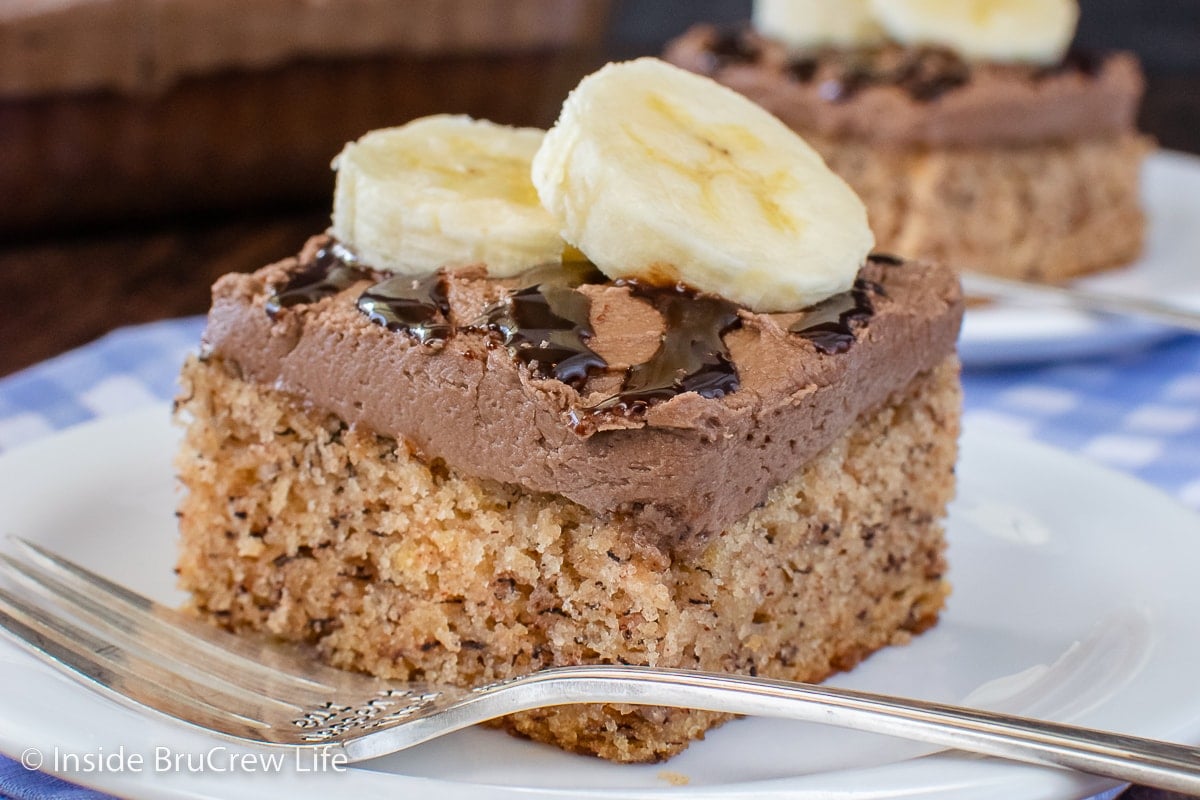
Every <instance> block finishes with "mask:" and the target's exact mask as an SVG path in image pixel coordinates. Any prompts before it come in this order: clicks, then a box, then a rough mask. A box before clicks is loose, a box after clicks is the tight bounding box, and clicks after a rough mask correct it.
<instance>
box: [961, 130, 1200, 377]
mask: <svg viewBox="0 0 1200 800" xmlns="http://www.w3.org/2000/svg"><path fill="white" fill-rule="evenodd" d="M1142 200H1143V203H1144V204H1145V208H1146V216H1147V218H1148V221H1149V231H1148V235H1147V240H1146V250H1145V252H1144V253H1143V255H1142V258H1141V259H1139V260H1138V261H1137V262H1135V263H1134V264H1131V265H1130V266H1128V267H1126V268H1124V269H1120V270H1116V271H1113V272H1108V273H1105V274H1102V275H1097V276H1094V277H1090V278H1084V279H1081V280H1080V281H1079V285H1081V286H1087V287H1089V288H1092V289H1096V290H1099V291H1105V292H1109V293H1111V294H1115V295H1119V296H1131V297H1141V298H1149V299H1153V300H1160V301H1163V302H1168V303H1178V304H1180V305H1182V306H1185V307H1189V308H1194V309H1196V310H1200V158H1197V157H1196V156H1192V155H1188V154H1186V153H1174V152H1170V151H1165V152H1158V153H1155V154H1153V155H1152V156H1150V158H1149V159H1147V161H1146V165H1145V169H1144V170H1143V172H1142ZM1177 333H1178V331H1175V330H1172V329H1170V328H1164V327H1161V326H1159V325H1154V324H1151V323H1146V322H1141V321H1138V320H1136V319H1134V318H1132V317H1129V318H1117V317H1107V316H1098V315H1091V314H1085V313H1082V312H1076V311H1068V310H1060V309H1044V308H1043V309H1035V308H1028V307H1020V306H1016V305H993V306H987V307H981V308H973V309H971V310H970V311H968V312H967V315H966V319H965V320H964V322H963V331H962V337H961V338H960V340H959V355H960V356H961V357H962V359H963V363H965V364H967V365H968V366H993V365H1003V364H1019V363H1030V362H1040V361H1053V360H1056V359H1062V358H1081V357H1085V356H1094V355H1101V354H1106V353H1113V352H1119V351H1122V350H1129V349H1134V348H1137V347H1143V346H1145V345H1146V344H1149V343H1151V342H1155V341H1158V340H1161V339H1166V338H1169V337H1170V336H1173V335H1176V334H1177Z"/></svg>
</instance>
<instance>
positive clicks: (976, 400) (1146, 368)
mask: <svg viewBox="0 0 1200 800" xmlns="http://www.w3.org/2000/svg"><path fill="white" fill-rule="evenodd" d="M202 328H203V320H202V319H201V318H199V317H193V318H187V319H181V320H169V321H166V322H158V323H153V324H150V325H142V326H137V327H131V328H124V329H121V330H117V331H115V332H113V333H111V334H109V335H107V336H105V337H103V338H101V339H99V340H97V341H96V342H93V343H92V344H89V345H87V346H86V347H82V348H80V349H78V350H74V351H71V352H69V353H66V354H64V355H61V356H58V357H57V358H53V359H51V360H49V361H46V362H43V363H41V364H38V365H36V366H34V367H30V368H29V369H26V370H23V371H21V372H18V373H16V374H14V375H10V376H8V377H5V378H0V453H2V452H3V451H4V450H6V449H10V448H13V447H19V446H21V445H25V444H28V443H30V442H33V441H35V440H37V439H39V438H41V437H43V436H48V435H50V434H52V433H54V432H55V431H58V430H61V429H63V428H67V427H70V426H72V425H75V424H78V423H80V422H84V421H86V420H89V419H94V418H97V417H103V416H108V415H113V414H119V413H124V412H126V411H130V410H133V409H136V408H138V407H140V406H143V405H149V404H155V403H164V402H167V401H169V400H170V399H171V398H172V397H173V396H174V393H175V389H176V385H175V379H176V375H177V373H178V371H179V366H180V364H181V363H182V362H183V359H184V357H185V356H186V354H187V353H189V352H191V351H193V350H195V348H196V345H197V343H198V342H199V339H200V331H201V329H202ZM963 386H964V389H965V406H966V407H965V417H964V419H965V424H966V425H967V426H984V425H986V426H988V427H989V428H990V429H992V430H1000V431H1003V432H1005V433H1007V434H1011V435H1012V436H1016V437H1024V438H1028V439H1034V440H1038V441H1041V442H1044V443H1046V444H1050V445H1053V446H1055V447H1058V448H1060V449H1063V450H1067V451H1070V452H1073V453H1076V454H1078V455H1079V456H1082V457H1083V458H1087V459H1091V460H1093V461H1097V462H1099V463H1102V464H1105V465H1107V466H1109V467H1112V468H1114V469H1117V470H1120V471H1123V472H1126V473H1128V474H1130V475H1133V476H1135V477H1137V478H1139V479H1141V480H1143V481H1146V482H1147V483H1150V484H1153V485H1155V486H1157V487H1159V488H1160V489H1162V490H1164V491H1165V492H1167V493H1168V494H1171V495H1173V496H1174V497H1176V498H1178V499H1179V500H1180V501H1182V502H1183V503H1185V504H1186V505H1189V506H1191V507H1193V508H1196V509H1200V337H1196V336H1181V337H1179V338H1177V339H1174V340H1172V341H1169V342H1166V343H1163V344H1160V345H1158V346H1155V347H1150V348H1147V349H1145V350H1143V351H1140V352H1136V353H1128V354H1123V355H1120V356H1114V357H1110V358H1099V359H1092V360H1086V361H1077V362H1068V363H1058V364H1048V365H1035V366H1025V367H1009V368H1004V369H992V370H972V369H970V368H967V369H966V370H965V371H964V374H963ZM0 457H2V456H0ZM1113 794H1114V793H1106V795H1104V796H1103V797H1105V798H1109V797H1112V796H1113ZM6 797H9V798H14V799H19V800H25V799H26V798H29V799H30V800H32V799H33V798H38V799H39V800H41V799H43V798H84V797H88V798H91V797H100V795H97V794H95V793H93V792H90V791H88V790H81V789H79V788H78V787H73V786H71V785H70V784H66V783H63V782H61V781H57V780H56V779H53V778H51V777H50V776H47V775H42V774H40V773H27V772H25V771H24V770H23V769H22V768H21V767H20V766H19V765H18V764H16V762H13V761H11V760H9V759H5V758H4V757H2V756H0V800H2V798H6ZM1097 800H1099V798H1097Z"/></svg>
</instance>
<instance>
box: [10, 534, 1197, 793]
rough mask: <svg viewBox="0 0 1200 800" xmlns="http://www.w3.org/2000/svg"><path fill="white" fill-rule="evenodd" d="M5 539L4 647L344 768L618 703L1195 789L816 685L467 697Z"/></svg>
mask: <svg viewBox="0 0 1200 800" xmlns="http://www.w3.org/2000/svg"><path fill="white" fill-rule="evenodd" d="M13 542H14V550H15V552H14V553H12V554H3V555H0V577H3V579H4V582H5V584H7V588H0V628H3V629H4V630H5V631H6V632H7V633H8V634H9V635H10V637H11V638H13V639H14V640H15V641H17V642H18V643H19V644H21V645H23V646H24V647H25V648H26V649H28V650H29V651H31V652H33V653H34V654H35V655H37V656H39V657H40V658H41V659H43V660H44V661H46V662H47V663H49V664H52V665H54V666H55V667H57V668H59V669H61V670H62V671H64V672H66V673H67V674H68V675H70V676H71V677H73V678H75V679H76V680H78V681H80V682H81V683H83V684H84V685H86V686H88V687H90V688H92V689H95V690H97V691H99V692H101V693H103V694H105V695H107V696H108V697H110V698H112V699H114V700H117V701H119V702H121V703H123V704H126V705H131V706H133V707H134V708H137V709H142V710H146V709H149V710H151V711H155V712H158V713H160V714H164V715H166V716H167V717H170V718H173V719H175V720H178V721H181V722H184V723H188V724H190V725H193V726H196V727H199V728H202V729H204V730H205V731H207V732H209V733H210V734H213V735H215V736H218V737H221V738H223V739H227V740H233V741H236V742H239V743H242V744H245V745H252V746H266V747H273V748H289V749H293V750H298V749H322V748H323V749H325V750H326V751H327V752H326V754H325V757H326V758H328V757H330V755H331V753H330V752H329V751H332V754H338V753H340V754H342V756H343V757H344V758H345V760H346V761H347V762H355V761H361V760H363V759H368V758H374V757H376V756H381V755H384V754H387V753H392V752H396V751H398V750H403V749H405V748H408V747H412V746H414V745H417V744H420V743H421V742H426V741H429V740H430V739H434V738H436V737H438V736H442V735H445V734H447V733H451V732H453V731H457V730H460V729H462V728H466V727H468V726H471V725H475V724H477V723H480V722H484V721H486V720H490V719H495V718H497V717H501V716H504V715H506V714H511V713H514V712H517V711H526V710H530V709H535V708H543V707H548V706H557V705H567V704H571V703H630V704H635V705H656V706H677V707H684V708H696V709H706V710H709V711H720V712H726V713H731V714H748V715H760V716H766V717H780V718H787V719H797V720H804V721H807V722H821V723H827V724H831V725H837V726H841V727H845V728H852V729H856V730H862V731H869V732H872V733H882V734H888V735H892V736H898V737H902V738H906V739H913V740H916V741H920V742H926V743H930V744H935V745H940V746H942V747H946V748H951V749H956V750H964V751H969V752H973V753H979V754H983V755H989V756H998V757H1001V758H1006V759H1011V760H1016V761H1023V762H1028V763H1032V764H1042V765H1051V766H1058V767H1066V768H1069V769H1074V770H1079V771H1081V772H1087V773H1091V774H1094V775H1101V776H1105V777H1109V778H1114V779H1116V780H1120V781H1129V782H1133V783H1138V784H1143V785H1147V786H1154V787H1158V788H1162V789H1169V790H1173V791H1178V792H1184V793H1186V794H1198V795H1200V748H1195V747H1186V746H1183V745H1179V744H1171V743H1167V742H1158V741H1152V740H1148V739H1141V738H1137V737H1133V736H1124V735H1121V734H1117V733H1107V732H1102V731H1095V730H1088V729H1084V728H1078V727H1073V726H1069V725H1062V724H1059V723H1053V722H1045V721H1039V720H1033V719H1025V718H1021V717H1014V716H1008V715H1003V714H996V713H992V712H988V711H979V710H974V709H967V708H956V707H953V706H947V705H942V704H938V703H930V702H925V701H920V700H906V699H902V698H897V697H886V696H883V695H876V694H868V693H865V692H856V691H850V690H846V689H835V688H831V687H826V686H811V685H807V684H801V683H789V682H786V681H776V680H767V679H763V678H750V677H746V676H741V675H720V674H712V673H703V672H691V671H684V670H667V669H651V668H646V667H632V666H579V667H562V668H555V669H547V670H542V671H540V672H535V673H533V674H531V675H527V676H524V677H520V678H515V679H512V680H507V681H502V682H499V683H493V684H490V685H488V686H480V687H477V688H474V689H462V688H457V687H452V686H432V685H427V684H412V683H398V682H389V681H381V680H376V679H373V678H369V677H365V676H363V675H359V674H355V673H349V672H343V671H340V670H336V669H333V668H330V667H326V666H323V665H321V664H318V663H316V662H315V661H314V660H313V659H312V657H311V654H308V653H305V652H304V651H302V650H301V649H299V648H291V647H285V646H282V645H279V644H277V643H268V642H262V641H258V640H256V639H252V638H246V637H238V636H234V635H233V634H230V633H227V632H225V631H222V630H218V629H216V628H214V627H212V626H210V625H208V624H206V623H204V622H201V621H198V620H195V619H191V618H189V617H186V616H184V615H182V614H180V613H178V612H176V611H174V610H172V609H169V608H166V607H164V606H162V605H160V604H158V603H155V602H154V601H152V600H149V599H147V598H145V597H142V596H141V595H138V594H136V593H134V592H132V591H130V590H128V589H125V588H124V587H121V586H118V585H117V584H114V583H112V582H110V581H108V580H106V579H104V578H102V577H100V576H98V575H95V574H93V573H91V572H88V571H87V570H85V569H83V568H81V567H79V566H77V565H75V564H72V563H71V562H69V561H67V560H66V559H64V558H62V557H60V556H57V555H55V554H53V553H50V552H48V551H46V550H44V549H42V548H40V547H38V546H37V545H34V544H31V543H29V542H26V541H23V540H19V539H14V540H13ZM13 589H16V590H17V591H13Z"/></svg>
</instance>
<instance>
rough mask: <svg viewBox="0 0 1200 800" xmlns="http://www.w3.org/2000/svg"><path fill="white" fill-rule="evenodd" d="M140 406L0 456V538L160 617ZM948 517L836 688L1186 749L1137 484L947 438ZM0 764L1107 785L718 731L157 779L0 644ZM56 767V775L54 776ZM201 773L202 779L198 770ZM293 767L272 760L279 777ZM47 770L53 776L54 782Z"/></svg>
mask: <svg viewBox="0 0 1200 800" xmlns="http://www.w3.org/2000/svg"><path fill="white" fill-rule="evenodd" d="M166 418H167V412H166V410H165V409H162V408H158V407H154V408H149V409H145V410H143V411H141V412H136V413H134V414H132V415H128V416H125V417H117V418H114V419H110V420H105V421H101V422H97V423H92V424H89V425H85V426H82V427H80V428H76V429H74V430H71V431H67V432H65V433H62V434H59V435H57V436H54V437H51V438H49V439H44V440H40V441H38V442H35V443H33V444H32V445H30V446H27V447H25V448H23V449H18V450H14V451H11V452H9V453H7V454H5V455H3V456H0V532H3V533H5V534H19V535H21V536H25V537H29V538H32V539H34V540H36V541H38V542H41V543H43V544H45V545H46V546H48V547H50V548H52V549H54V550H57V551H59V552H62V553H64V554H66V555H69V556H70V557H72V558H75V559H77V560H79V561H80V562H81V563H83V564H84V565H86V566H88V567H91V568H93V569H96V570H98V571H100V572H101V573H103V574H106V575H108V576H110V577H112V578H114V579H116V580H118V581H120V582H122V583H125V584H127V585H129V586H132V587H135V588H136V589H139V590H141V591H143V592H145V593H147V594H149V595H150V596H152V597H155V598H157V599H159V600H163V601H166V602H170V603H175V602H178V601H179V600H181V595H180V594H179V593H178V592H177V591H176V590H175V589H173V588H172V584H173V575H172V573H171V566H172V561H173V556H174V551H175V533H174V529H175V523H174V519H173V516H172V510H173V507H174V501H175V498H174V491H175V489H174V486H173V480H172V470H171V467H170V459H171V454H172V451H173V449H174V446H175V442H176V434H175V432H174V431H173V430H172V429H171V428H170V427H169V425H168V423H167V419H166ZM960 474H961V488H960V499H959V501H958V502H957V503H956V505H955V506H954V509H953V512H952V515H951V523H950V526H949V527H950V538H951V553H950V561H951V565H952V572H951V576H952V579H953V583H954V586H955V591H954V594H953V596H952V597H951V600H950V605H949V608H948V610H947V611H946V613H945V615H944V617H943V618H942V621H941V622H940V624H939V625H938V626H937V627H936V628H934V629H933V630H931V631H929V632H927V633H925V634H923V635H922V636H920V637H918V638H917V639H916V640H915V641H914V642H913V643H912V644H911V645H909V646H907V647H897V648H890V649H887V650H885V651H882V652H880V653H878V654H876V655H874V656H872V657H871V658H870V659H868V660H867V661H866V662H864V663H863V664H861V665H860V666H859V667H857V668H856V669H855V670H854V671H853V672H851V673H850V674H847V675H843V676H840V677H838V678H837V680H836V683H838V684H840V685H844V686H852V687H858V688H865V689H870V690H874V691H879V692H889V693H895V694H902V695H910V696H914V697H922V698H928V699H933V700H941V701H950V702H959V703H978V704H982V705H986V706H990V707H995V708H999V709H1003V710H1009V711H1014V712H1019V713H1024V714H1028V715H1036V716H1042V717H1048V718H1053V719H1058V720H1063V721H1070V722H1076V723H1079V724H1084V725H1090V726H1093V727H1099V728H1110V729H1117V730H1123V731H1127V732H1130V733H1134V734H1140V735H1146V736H1154V737H1159V738H1171V739H1177V740H1181V741H1196V740H1198V739H1200V695H1198V694H1197V692H1196V690H1195V675H1196V665H1197V664H1200V636H1198V635H1197V634H1198V633H1200V622H1198V620H1197V616H1196V611H1197V609H1198V608H1200V587H1198V586H1197V583H1196V581H1195V565H1196V564H1197V563H1200V518H1198V517H1196V516H1195V515H1193V514H1192V513H1191V512H1189V511H1187V510H1185V509H1183V508H1182V507H1180V506H1177V505H1175V503H1174V502H1172V501H1171V500H1169V499H1167V498H1166V497H1165V496H1164V495H1160V494H1159V493H1158V492H1156V491H1155V490H1153V489H1150V488H1148V487H1146V486H1143V485H1141V484H1139V483H1136V482H1134V481H1133V480H1131V479H1129V478H1126V477H1123V476H1120V475H1117V474H1115V473H1112V472H1108V471H1105V470H1103V469H1101V468H1098V467H1095V466H1092V465H1090V464H1088V463H1085V462H1083V461H1080V460H1077V459H1075V458H1073V457H1071V456H1067V455H1064V454H1061V453H1059V452H1056V451H1053V450H1049V449H1047V448H1044V447H1041V446H1037V445H1033V444H1028V443H1023V442H1019V441H1011V440H1007V439H1005V438H1003V437H1000V436H997V435H989V434H988V432H987V431H983V430H975V431H971V432H969V433H968V434H967V435H966V436H965V437H964V452H963V458H962V462H961V469H960ZM0 720H2V722H3V724H2V725H0V751H2V752H4V753H6V754H9V755H11V756H19V755H20V754H21V753H22V752H23V751H24V750H25V749H26V748H28V747H35V748H38V749H39V750H40V751H41V752H42V754H43V757H44V758H45V759H46V761H45V765H46V767H53V756H54V752H55V748H57V751H58V753H59V754H60V756H65V755H69V754H75V755H76V756H80V755H86V754H100V755H105V754H108V755H110V756H111V754H114V753H119V752H121V751H120V748H122V747H123V748H124V754H125V758H124V759H123V760H122V759H118V761H117V763H118V764H119V763H125V764H129V763H130V762H129V760H128V756H129V755H130V754H133V753H139V754H141V755H142V756H143V758H144V759H145V762H144V768H143V771H142V772H140V773H134V772H131V771H127V772H123V773H122V772H95V771H93V772H90V773H86V774H79V773H78V772H76V773H74V774H69V775H67V776H66V777H69V778H71V779H73V780H75V781H78V782H82V783H86V784H88V785H91V786H95V787H97V788H101V789H105V790H108V791H110V792H115V793H118V794H121V795H124V796H130V797H145V798H183V797H188V798H200V797H206V798H207V797H220V798H254V799H256V798H258V797H261V796H262V795H263V792H264V791H269V792H270V794H271V795H273V796H287V797H290V798H293V799H294V800H305V799H306V798H314V800H315V799H316V798H320V800H326V798H328V797H331V796H332V797H347V796H354V797H356V798H360V799H361V800H366V798H374V797H380V798H384V797H386V798H389V800H394V798H397V797H429V796H437V797H439V798H440V800H454V799H455V798H478V797H505V798H508V797H525V798H528V797H530V796H537V797H539V798H547V797H581V796H588V797H603V798H612V797H658V796H663V795H676V796H678V795H679V792H680V790H679V789H678V787H676V786H674V785H673V784H672V781H682V780H686V781H687V782H688V790H687V793H688V796H689V797H691V796H703V797H720V798H733V797H736V798H750V797H780V796H787V797H794V798H828V797H833V796H837V797H839V798H845V799H846V800H851V799H854V798H885V797H900V796H903V797H906V798H914V797H938V798H950V797H953V798H956V799H957V800H962V799H963V798H969V799H971V800H989V799H991V798H995V799H996V800H1000V799H1001V798H1004V800H1011V798H1014V797H1020V798H1023V799H1024V800H1038V799H1039V798H1046V799H1047V800H1049V799H1050V798H1054V799H1055V800H1065V798H1082V797H1087V796H1090V795H1093V794H1095V793H1097V792H1099V791H1102V790H1104V789H1106V788H1108V787H1109V786H1111V783H1109V782H1105V781H1102V780H1096V779H1090V778H1083V777H1079V776H1074V775H1069V774H1067V773H1064V772H1058V771H1054V770H1047V769H1037V768H1032V767H1023V766H1016V765H1012V764H1006V763H1001V762H998V761H993V760H988V759H979V758H972V757H968V756H963V755H955V754H949V753H941V754H937V755H928V753H929V750H928V749H927V748H922V747H920V746H917V745H912V744H908V743H905V742H898V741H893V740H888V739H883V738H879V737H872V736H866V735H861V734H852V733H849V732H842V731H836V730H834V729H830V728H821V727H816V726H811V725H805V724H798V723H787V722H778V721H767V720H751V719H746V720H738V721H735V722H731V723H729V724H727V725H725V726H723V727H721V728H719V729H717V730H715V731H713V732H711V733H710V734H709V736H708V738H707V739H706V740H705V741H703V742H699V743H697V744H694V745H693V746H692V747H691V748H690V749H689V750H688V751H687V752H686V753H684V754H683V755H681V756H679V757H677V758H675V759H673V760H672V761H670V762H669V763H667V764H665V765H652V766H620V765H615V764H609V763H606V762H601V761H598V760H595V759H590V758H586V757H581V756H572V755H568V754H566V753H562V752H560V751H558V750H555V749H553V748H550V747H546V746H542V745H537V744H532V743H529V742H525V741H520V740H517V739H513V738H510V737H508V736H507V735H506V734H503V733H500V732H496V731H491V730H469V731H464V732H462V733H459V734H456V735H454V736H451V737H448V738H446V739H443V740H440V741H437V742H433V743H430V744H428V745H424V746H421V747H419V748H416V749H414V750H411V751H408V752H406V753H401V754H397V755H395V756H391V757H388V758H384V759H379V760H377V761H374V762H369V763H367V764H364V765H361V766H358V767H355V768H352V769H350V770H349V771H348V772H344V773H340V774H337V773H332V772H322V773H316V774H311V773H300V772H298V771H297V770H296V769H288V770H285V771H284V772H282V773H278V774H273V775H269V776H267V775H247V774H244V773H237V774H232V773H218V772H212V771H208V772H197V771H190V772H188V771H184V772H158V771H155V769H154V767H155V766H157V764H156V762H157V758H156V757H157V755H158V752H159V751H157V750H156V748H160V747H163V748H168V751H167V752H168V753H170V754H171V757H175V756H176V755H178V754H184V755H187V754H193V755H195V757H196V758H197V759H198V758H200V757H201V756H203V755H204V754H206V753H208V752H209V751H210V750H211V749H212V748H213V747H214V746H216V745H217V744H219V743H217V742H215V741H213V740H210V739H208V738H206V737H205V736H203V735H202V734H200V733H198V732H194V731H192V730H190V729H182V728H180V727H178V726H175V725H171V724H168V723H166V722H163V721H160V720H157V719H150V718H146V717H142V716H139V715H137V714H134V713H133V712H130V711H128V710H126V709H124V708H122V707H119V706H117V705H115V704H113V703H111V702H109V701H107V700H104V699H102V698H100V697H98V696H95V695H93V694H91V693H90V692H88V691H86V690H84V689H82V688H80V687H79V686H77V685H76V684H74V683H73V682H71V681H69V680H67V679H66V678H65V677H63V676H61V675H59V674H58V673H57V672H55V671H53V670H51V669H48V668H46V667H43V666H41V665H39V664H38V663H37V662H36V661H35V660H33V658H32V657H30V656H28V655H27V654H26V653H24V652H23V651H20V650H18V649H17V648H16V647H15V646H13V645H10V644H8V643H7V642H6V641H0ZM60 763H61V761H60ZM218 766H220V762H219V761H218ZM293 766H294V765H293ZM59 771H60V772H61V770H59Z"/></svg>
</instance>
